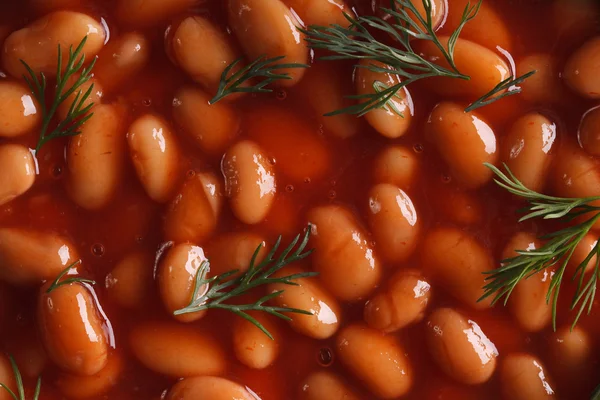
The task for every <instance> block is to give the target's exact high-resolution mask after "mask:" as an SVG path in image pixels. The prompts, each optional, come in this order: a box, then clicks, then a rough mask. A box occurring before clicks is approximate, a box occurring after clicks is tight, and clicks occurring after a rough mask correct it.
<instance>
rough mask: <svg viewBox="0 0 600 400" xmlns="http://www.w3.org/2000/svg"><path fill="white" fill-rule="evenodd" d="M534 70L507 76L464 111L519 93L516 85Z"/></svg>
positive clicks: (532, 73)
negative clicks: (519, 74) (517, 75)
mask: <svg viewBox="0 0 600 400" xmlns="http://www.w3.org/2000/svg"><path fill="white" fill-rule="evenodd" d="M536 72H537V71H536V70H533V71H529V72H528V73H526V74H523V75H521V76H519V77H518V78H514V77H513V76H509V77H508V78H506V79H505V80H503V81H502V82H500V83H499V84H497V85H496V86H495V87H494V88H493V89H492V90H490V91H489V92H488V93H486V94H484V95H483V96H481V97H480V98H478V99H477V100H475V101H474V102H473V103H471V104H469V106H468V107H467V108H465V112H471V111H473V110H476V109H478V108H480V107H484V106H487V105H489V104H492V103H493V102H495V101H498V100H500V99H502V98H504V97H508V96H512V95H515V94H519V93H521V92H522V91H523V89H521V88H520V87H519V86H517V85H519V84H521V83H523V82H524V81H525V80H526V79H527V78H529V77H530V76H532V75H534V74H535V73H536Z"/></svg>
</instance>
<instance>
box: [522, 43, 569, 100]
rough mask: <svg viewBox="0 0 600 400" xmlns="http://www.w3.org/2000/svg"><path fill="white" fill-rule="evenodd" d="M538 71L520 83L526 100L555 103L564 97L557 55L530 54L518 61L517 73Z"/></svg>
mask: <svg viewBox="0 0 600 400" xmlns="http://www.w3.org/2000/svg"><path fill="white" fill-rule="evenodd" d="M529 71H537V72H536V73H535V74H534V75H532V76H530V77H529V78H527V79H526V80H525V81H524V82H522V83H521V84H520V86H521V89H522V91H523V92H522V93H523V94H522V96H523V98H524V99H525V100H527V101H531V102H535V103H554V102H557V101H560V100H561V99H563V98H564V90H563V86H562V82H561V81H560V72H559V69H558V65H557V60H556V57H555V56H553V55H551V54H546V53H535V54H530V55H528V56H526V57H524V58H522V59H521V60H519V62H518V63H517V74H519V75H520V74H522V73H527V72H529Z"/></svg>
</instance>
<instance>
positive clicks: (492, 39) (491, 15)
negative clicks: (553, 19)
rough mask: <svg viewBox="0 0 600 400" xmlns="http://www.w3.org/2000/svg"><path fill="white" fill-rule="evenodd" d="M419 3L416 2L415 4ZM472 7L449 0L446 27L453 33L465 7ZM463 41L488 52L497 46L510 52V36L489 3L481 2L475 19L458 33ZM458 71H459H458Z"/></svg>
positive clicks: (471, 4) (464, 2) (463, 1)
mask: <svg viewBox="0 0 600 400" xmlns="http://www.w3.org/2000/svg"><path fill="white" fill-rule="evenodd" d="M419 2H420V1H419V0H417V3H419ZM467 5H468V6H469V7H472V6H473V2H470V3H469V0H451V1H449V2H448V8H449V10H448V14H447V15H448V20H447V21H446V25H447V27H448V28H449V29H451V30H452V31H454V30H455V29H456V28H457V27H458V26H459V25H460V23H461V19H462V18H461V17H462V15H463V12H464V10H465V7H467ZM460 36H461V37H462V38H465V39H469V40H472V41H474V42H476V43H479V44H481V45H483V46H485V47H487V48H488V49H490V50H496V48H497V46H499V47H501V48H502V49H504V50H508V51H510V50H511V47H512V46H511V34H510V32H509V29H508V27H507V26H506V23H505V22H504V20H503V18H502V17H501V16H500V15H499V14H498V12H497V11H496V10H495V9H494V6H493V5H491V4H490V3H486V2H483V3H481V5H480V6H479V11H478V12H477V17H475V18H473V19H472V20H471V21H469V23H468V24H466V25H465V26H464V27H463V29H462V30H461V32H460ZM459 70H460V69H459Z"/></svg>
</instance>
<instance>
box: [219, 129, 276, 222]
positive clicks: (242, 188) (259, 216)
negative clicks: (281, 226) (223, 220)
mask: <svg viewBox="0 0 600 400" xmlns="http://www.w3.org/2000/svg"><path fill="white" fill-rule="evenodd" d="M221 171H222V173H223V176H224V177H225V193H226V194H227V196H228V197H229V199H230V204H231V208H232V210H233V213H234V214H235V216H236V217H237V218H238V219H239V220H240V221H242V222H244V223H246V224H257V223H259V222H261V221H262V220H263V219H264V218H265V217H266V216H267V214H268V212H269V210H270V209H271V206H272V205H273V200H274V199H275V193H276V191H277V184H276V179H275V171H274V169H273V167H272V166H271V164H270V163H269V160H268V159H267V157H266V156H265V154H264V152H263V151H262V149H261V148H260V147H259V146H258V145H257V144H255V143H254V142H251V141H249V140H244V141H241V142H238V143H236V144H235V145H233V146H232V147H231V148H230V149H229V150H228V151H227V153H225V155H224V156H223V161H222V163H221Z"/></svg>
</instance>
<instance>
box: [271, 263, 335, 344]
mask: <svg viewBox="0 0 600 400" xmlns="http://www.w3.org/2000/svg"><path fill="white" fill-rule="evenodd" d="M300 272H302V271H301V270H300V269H298V268H295V267H289V268H286V270H285V275H291V274H297V273H300ZM281 274H282V275H283V274H284V272H283V271H282V272H281ZM294 282H295V283H296V284H297V286H290V285H285V284H283V283H274V284H271V285H269V287H268V291H269V292H270V293H274V292H278V291H283V293H282V294H281V295H280V296H278V297H276V298H275V299H273V302H274V303H276V304H277V305H279V306H280V307H291V308H297V309H301V310H307V311H309V312H311V313H312V315H301V314H294V315H290V317H291V318H292V320H291V321H290V322H289V323H290V326H291V327H292V328H293V329H294V330H295V331H297V332H300V333H302V334H303V335H306V336H308V337H311V338H314V339H327V338H329V337H331V336H333V335H334V334H335V332H336V331H337V330H338V328H339V325H340V317H341V313H342V310H341V309H340V305H339V304H338V302H337V301H336V299H334V298H333V297H332V296H331V295H330V294H329V293H327V291H325V290H324V289H323V288H321V286H320V285H319V283H318V282H316V281H315V280H314V279H310V278H301V279H296V280H295V281H294Z"/></svg>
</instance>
